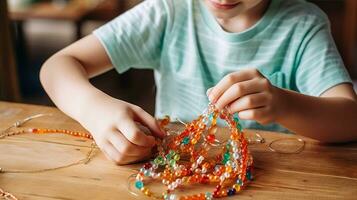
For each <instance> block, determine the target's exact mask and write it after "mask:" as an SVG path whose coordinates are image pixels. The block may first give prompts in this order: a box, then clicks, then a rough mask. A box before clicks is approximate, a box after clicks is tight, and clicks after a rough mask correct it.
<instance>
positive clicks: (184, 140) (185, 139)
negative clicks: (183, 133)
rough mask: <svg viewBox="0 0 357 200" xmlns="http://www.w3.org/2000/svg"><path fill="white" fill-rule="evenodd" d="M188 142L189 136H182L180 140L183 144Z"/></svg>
mask: <svg viewBox="0 0 357 200" xmlns="http://www.w3.org/2000/svg"><path fill="white" fill-rule="evenodd" d="M189 142H190V138H189V137H185V138H183V140H182V143H183V144H188V143H189Z"/></svg>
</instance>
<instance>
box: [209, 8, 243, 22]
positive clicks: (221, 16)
mask: <svg viewBox="0 0 357 200" xmlns="http://www.w3.org/2000/svg"><path fill="white" fill-rule="evenodd" d="M211 11H212V14H213V15H214V16H215V17H216V18H217V19H223V20H225V19H231V18H233V17H236V16H237V15H239V12H237V11H234V12H233V11H231V12H230V11H226V12H221V11H216V10H211Z"/></svg>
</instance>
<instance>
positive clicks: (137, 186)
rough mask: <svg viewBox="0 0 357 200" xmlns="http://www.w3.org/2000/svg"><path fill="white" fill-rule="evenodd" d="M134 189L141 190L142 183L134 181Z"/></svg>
mask: <svg viewBox="0 0 357 200" xmlns="http://www.w3.org/2000/svg"><path fill="white" fill-rule="evenodd" d="M135 187H136V188H138V189H139V190H140V189H141V188H143V187H144V183H143V182H142V181H136V182H135Z"/></svg>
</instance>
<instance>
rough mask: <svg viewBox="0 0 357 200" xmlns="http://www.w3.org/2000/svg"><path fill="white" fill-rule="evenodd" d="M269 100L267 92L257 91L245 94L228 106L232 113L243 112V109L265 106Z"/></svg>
mask: <svg viewBox="0 0 357 200" xmlns="http://www.w3.org/2000/svg"><path fill="white" fill-rule="evenodd" d="M267 100H268V96H267V94H265V93H255V94H250V95H247V96H243V97H241V98H239V99H238V100H236V101H234V102H233V103H231V104H230V105H229V106H228V110H229V112H230V113H232V114H233V113H236V112H241V111H243V110H249V109H254V108H259V107H263V106H264V105H265V104H266V102H267Z"/></svg>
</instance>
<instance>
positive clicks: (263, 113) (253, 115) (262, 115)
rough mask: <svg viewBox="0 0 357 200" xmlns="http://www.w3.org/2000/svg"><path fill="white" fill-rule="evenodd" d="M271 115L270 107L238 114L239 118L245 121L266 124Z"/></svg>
mask: <svg viewBox="0 0 357 200" xmlns="http://www.w3.org/2000/svg"><path fill="white" fill-rule="evenodd" d="M268 115H269V112H268V107H266V106H265V107H260V108H255V109H249V110H243V111H241V112H239V113H238V116H239V118H241V119H243V120H255V121H258V122H260V123H261V122H265V119H266V118H267V116H268Z"/></svg>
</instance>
